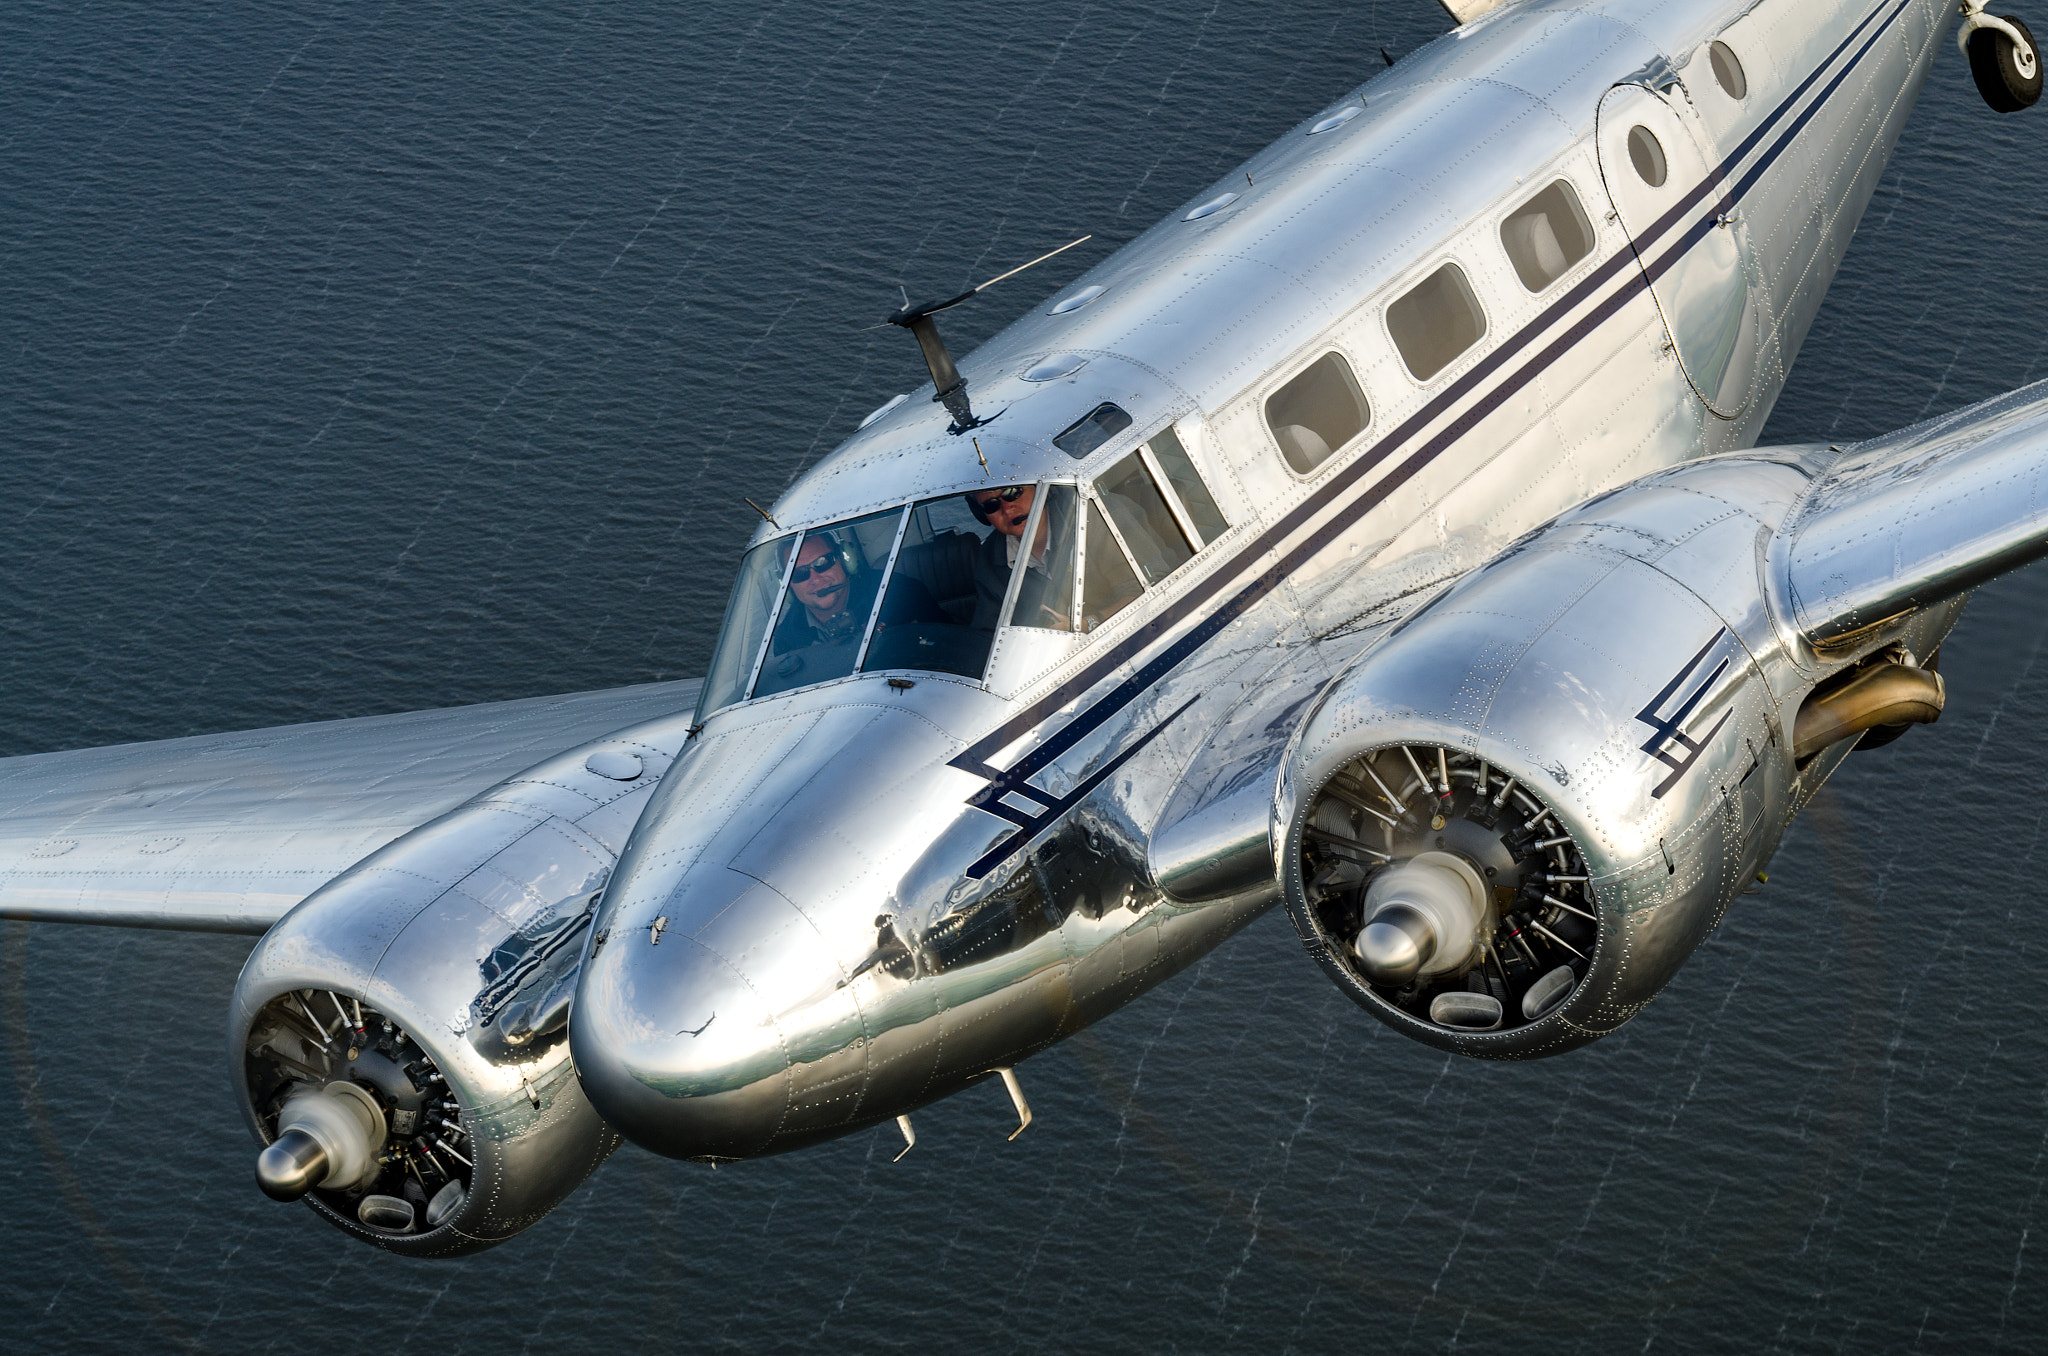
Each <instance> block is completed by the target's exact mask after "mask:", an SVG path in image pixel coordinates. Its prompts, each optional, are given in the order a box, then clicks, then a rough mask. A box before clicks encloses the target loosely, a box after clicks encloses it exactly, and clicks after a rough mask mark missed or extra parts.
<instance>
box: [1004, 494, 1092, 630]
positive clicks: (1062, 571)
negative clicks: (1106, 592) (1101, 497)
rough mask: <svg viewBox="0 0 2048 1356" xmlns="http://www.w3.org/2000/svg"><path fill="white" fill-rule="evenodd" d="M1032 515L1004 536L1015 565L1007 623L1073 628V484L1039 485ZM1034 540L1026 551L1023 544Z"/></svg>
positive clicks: (1076, 532)
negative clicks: (1016, 567)
mask: <svg viewBox="0 0 2048 1356" xmlns="http://www.w3.org/2000/svg"><path fill="white" fill-rule="evenodd" d="M1037 496H1038V499H1039V502H1038V503H1036V504H1035V505H1034V506H1033V510H1034V511H1033V512H1032V514H1031V515H1030V517H1029V518H1028V519H1027V520H1026V521H1025V522H1024V523H1021V524H1018V525H1017V534H1016V535H1014V536H1005V538H1004V541H1005V548H1004V549H1005V551H1006V553H1007V555H1008V557H1009V559H1010V560H1011V562H1012V563H1013V564H1015V565H1017V566H1018V570H1017V576H1018V577H1017V582H1016V590H1017V599H1016V602H1015V603H1013V604H1012V605H1011V607H1010V625H1012V626H1028V627H1031V628H1033V629H1035V630H1040V631H1071V630H1073V629H1074V556H1075V553H1076V551H1077V549H1078V547H1079V545H1080V538H1081V525H1080V515H1079V513H1078V512H1077V509H1078V507H1079V502H1080V501H1079V496H1078V495H1077V494H1076V493H1075V490H1074V487H1073V486H1072V485H1041V486H1039V487H1038V490H1037ZM1025 541H1029V542H1031V543H1032V545H1031V549H1030V550H1029V551H1026V550H1025V549H1024V547H1023V545H1022V543H1023V542H1025Z"/></svg>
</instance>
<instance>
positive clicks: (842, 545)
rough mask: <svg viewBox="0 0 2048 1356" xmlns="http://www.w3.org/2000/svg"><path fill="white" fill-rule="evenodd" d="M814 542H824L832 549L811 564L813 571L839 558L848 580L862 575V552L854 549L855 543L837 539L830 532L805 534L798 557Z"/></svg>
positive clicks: (799, 546)
mask: <svg viewBox="0 0 2048 1356" xmlns="http://www.w3.org/2000/svg"><path fill="white" fill-rule="evenodd" d="M814 541H822V542H824V543H825V545H826V546H828V547H830V548H831V549H830V551H829V552H827V554H825V555H822V556H819V557H818V558H817V559H816V560H814V561H812V562H811V565H810V568H811V569H812V570H816V569H817V567H818V566H819V565H820V564H821V563H823V562H825V561H827V560H830V559H832V558H833V557H837V558H838V560H839V565H840V568H842V569H844V570H845V571H846V577H847V578H848V579H852V578H853V577H854V576H855V575H857V574H859V573H860V552H858V551H856V550H854V549H853V543H852V542H851V541H847V540H844V539H842V538H839V537H836V536H834V535H833V534H832V533H831V532H830V531H822V532H806V533H804V538H803V541H802V542H800V543H798V545H797V548H796V553H797V554H798V555H802V554H803V553H804V547H805V546H808V545H810V544H811V543H812V542H814ZM790 582H791V583H795V582H796V581H795V580H791V581H790Z"/></svg>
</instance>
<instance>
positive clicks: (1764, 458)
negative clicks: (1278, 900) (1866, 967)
mask: <svg viewBox="0 0 2048 1356" xmlns="http://www.w3.org/2000/svg"><path fill="white" fill-rule="evenodd" d="M1827 465H1828V457H1827V456H1826V455H1825V454H1823V453H1820V452H1817V451H1807V450H1802V449H1789V450H1773V451H1770V452H1766V453H1759V454H1755V455H1752V456H1747V457H1730V458H1722V459H1718V460H1716V461H1712V462H1705V463H1700V464H1697V465H1694V466H1689V467H1683V468H1678V469H1676V470H1673V471H1670V472H1666V473H1664V474H1662V475H1659V476H1653V477H1650V478H1648V479H1647V480H1645V481H1644V482H1641V483H1639V484H1638V485H1635V486H1632V487H1629V488H1628V489H1626V490H1623V491H1620V492H1617V493H1615V494H1612V495H1609V496H1607V497H1605V498H1603V499H1600V500H1596V501H1594V502H1593V503H1590V504H1588V505H1586V506H1584V507H1582V508H1580V509H1578V510H1575V511H1573V512H1571V513H1568V514H1566V515H1565V516H1564V517H1563V518H1561V519H1559V520H1558V521H1557V522H1555V523H1553V524H1551V525H1550V526H1548V527H1546V528H1544V529H1542V530H1541V531H1539V532H1537V533H1535V534H1532V535H1531V536H1530V537H1529V538H1527V539H1525V540H1524V542H1522V543H1521V544H1520V545H1519V546H1518V547H1517V548H1516V549H1515V550H1513V551H1511V552H1509V553H1507V554H1506V555H1504V556H1502V557H1501V558H1499V559H1497V560H1496V561H1494V562H1493V563H1492V564H1490V565H1487V566H1485V567H1483V568H1482V569H1480V570H1477V571H1475V572H1473V573H1472V574H1471V575H1469V576H1467V577H1466V578H1464V579H1463V580H1461V581H1460V582H1459V583H1458V584H1457V585H1455V586H1454V587H1452V588H1451V589H1449V590H1448V591H1447V592H1446V593H1444V594H1443V595H1442V596H1441V597H1439V598H1438V599H1437V600H1436V601H1434V602H1433V603H1432V604H1430V606H1428V607H1427V608H1425V609H1423V610H1422V611H1421V612H1420V613H1418V614H1417V615H1416V616H1414V617H1413V618H1411V619H1410V620H1409V621H1407V622H1405V623H1404V624H1402V625H1401V626H1399V627H1397V628H1395V629H1394V630H1393V631H1392V632H1391V633H1389V634H1388V635H1387V636H1386V637H1385V638H1384V639H1383V640H1381V641H1380V643H1379V644H1377V645H1376V646H1373V647H1369V648H1368V649H1367V650H1366V651H1365V652H1364V653H1363V654H1362V655H1361V656H1360V657H1359V658H1358V659H1357V660H1356V661H1354V662H1353V664H1352V665H1351V667H1350V668H1349V669H1348V670H1347V671H1346V672H1344V673H1343V674H1341V675H1340V676H1339V677H1338V678H1337V679H1336V680H1335V681H1334V682H1333V683H1332V684H1331V685H1330V687H1329V689H1328V690H1327V691H1326V693H1325V694H1324V695H1323V697H1322V698H1321V699H1320V701H1319V704H1318V705H1317V707H1316V708H1315V709H1314V710H1313V711H1312V712H1311V713H1310V715H1309V716H1308V718H1307V719H1306V721H1305V722H1304V724H1303V727H1302V729H1301V731H1300V734H1299V736H1298V738H1297V740H1296V742H1295V744H1294V747H1293V750H1292V751H1291V753H1290V755H1289V758H1288V761H1287V765H1286V768H1285V771H1284V773H1283V776H1282V780H1281V788H1280V794H1279V810H1280V813H1281V814H1282V815H1283V816H1284V817H1285V818H1284V820H1283V823H1284V824H1285V826H1286V828H1285V835H1286V836H1285V845H1284V849H1283V852H1282V857H1281V866H1282V881H1283V886H1284V888H1285V891H1286V897H1287V902H1288V907H1289V911H1290V913H1292V914H1293V916H1294V918H1295V922H1296V925H1297V927H1298V928H1299V929H1300V931H1301V933H1302V936H1303V939H1304V941H1305V942H1306V943H1307V944H1308V946H1309V949H1310V951H1311V953H1312V954H1314V955H1315V956H1316V957H1317V959H1318V960H1319V961H1320V962H1321V963H1322V965H1323V966H1324V969H1325V970H1326V971H1327V972H1328V973H1329V974H1330V975H1331V976H1332V978H1333V979H1335V980H1336V981H1337V982H1338V984H1339V987H1341V988H1343V989H1345V991H1346V992H1347V993H1349V994H1350V995H1351V996H1352V997H1353V998H1354V999H1356V1000H1357V1001H1358V1002H1359V1003H1360V1004H1361V1005H1362V1006H1364V1007H1366V1008H1367V1010H1368V1011H1371V1012H1373V1013H1374V1015H1376V1016H1378V1017H1380V1018H1381V1019H1383V1020H1386V1021H1388V1022H1389V1023H1391V1024H1392V1025H1394V1026H1395V1027H1396V1028H1397V1029H1399V1030H1401V1031H1403V1032H1404V1033H1405V1034H1408V1035H1410V1036H1413V1037H1415V1038H1417V1039H1419V1040H1422V1041H1425V1042H1427V1043H1429V1044H1433V1045H1437V1046H1440V1047H1443V1048H1447V1049H1452V1050H1459V1051H1463V1052H1465V1053H1468V1054H1475V1055H1482V1056H1485V1057H1490V1058H1527V1057H1530V1056H1536V1055H1546V1054H1550V1053H1554V1052H1556V1051H1560V1050H1563V1049H1568V1048H1570V1047H1572V1046H1575V1045H1579V1044H1583V1043H1585V1042H1586V1041H1589V1040H1592V1039H1595V1038H1597V1037H1598V1036H1600V1035H1602V1034H1605V1033H1606V1032H1609V1031H1612V1030H1614V1029H1615V1028H1616V1027H1618V1026H1619V1025H1620V1024H1621V1023H1623V1022H1625V1021H1626V1020H1628V1018H1629V1017H1631V1016H1632V1015H1634V1013H1636V1012H1637V1011H1639V1010H1640V1009H1641V1008H1642V1006H1643V1005H1644V1004H1645V1003H1647V1002H1648V1001H1649V1000H1650V999H1651V998H1652V997H1654V996H1655V995H1656V993H1657V992H1658V990H1659V989H1661V988H1662V987H1663V985H1664V984H1665V983H1666V982H1667V981H1668V980H1669V979H1670V977H1671V975H1672V974H1673V973H1675V972H1676V970H1677V968H1678V967H1679V965H1681V964H1682V963H1683V962H1684V960H1685V959H1686V957H1687V956H1689V955H1690V954H1691V952H1692V950H1693V949H1694V948H1695V947H1696V946H1697V945H1698V944H1699V942H1700V941H1701V940H1702V939H1703V938H1704V937H1705V936H1706V934H1707V932H1708V931H1709V930H1711V928H1712V927H1713V926H1714V925H1715V923H1717V922H1718V921H1719V919H1720V917H1721V915H1722V913H1723V911H1725V909H1726V908H1727V907H1728V905H1729V904H1730V903H1731V902H1732V900H1733V899H1734V898H1735V896H1736V895H1737V894H1738V893H1739V892H1740V889H1741V886H1742V884H1743V883H1744V882H1746V881H1748V880H1750V879H1751V878H1752V877H1753V875H1754V872H1755V871H1756V869H1757V867H1758V866H1759V865H1760V864H1761V863H1763V862H1764V861H1766V860H1767V859H1768V857H1769V855H1770V853H1771V851H1772V850H1773V849H1774V848H1775V846H1776V840H1777V837H1778V835H1779V834H1780V833H1782V831H1783V828H1784V825H1785V823H1786V822H1787V821H1788V820H1789V819H1790V817H1791V815H1792V813H1793V812H1794V811H1795V810H1796V809H1797V807H1798V805H1799V804H1800V803H1802V802H1803V800H1804V798H1805V797H1806V796H1809V795H1811V794H1812V790H1813V788H1814V787H1816V786H1818V785H1819V782H1820V780H1821V779H1823V778H1825V776H1826V775H1827V774H1828V772H1830V771H1831V770H1832V769H1833V767H1834V766H1836V765H1837V764H1838V763H1839V761H1840V758H1841V757H1842V756H1846V750H1847V744H1846V743H1843V744H1842V746H1841V751H1840V752H1839V753H1837V752H1834V751H1832V750H1831V751H1830V752H1829V754H1828V756H1827V757H1824V758H1814V759H1812V760H1811V761H1809V762H1807V763H1804V764H1799V763H1795V759H1794V756H1793V755H1794V748H1793V742H1794V741H1793V739H1791V738H1788V737H1787V736H1788V734H1789V733H1790V731H1789V730H1788V728H1787V727H1788V726H1790V725H1791V723H1792V722H1791V720H1790V716H1791V714H1792V712H1793V711H1794V710H1796V709H1798V704H1799V702H1800V701H1802V700H1803V699H1804V698H1805V696H1806V694H1807V693H1809V692H1811V691H1812V690H1813V689H1814V684H1815V682H1816V681H1817V679H1819V678H1826V677H1828V676H1829V675H1830V672H1836V673H1839V672H1846V671H1847V670H1848V668H1849V667H1850V665H1849V664H1847V663H1846V662H1838V663H1837V664H1836V665H1834V666H1833V669H1832V670H1828V669H1823V670H1821V672H1820V673H1819V674H1818V675H1816V674H1815V672H1814V668H1813V661H1812V658H1811V652H1810V651H1806V650H1802V649H1801V648H1799V646H1798V644H1797V642H1796V637H1793V636H1790V635H1788V634H1787V633H1786V632H1785V631H1784V630H1783V629H1782V628H1781V626H1780V623H1779V621H1778V620H1777V618H1776V617H1774V615H1773V613H1772V610H1771V607H1770V605H1769V602H1768V600H1767V599H1766V598H1765V596H1764V594H1763V589H1762V583H1763V581H1764V580H1765V578H1766V577H1767V572H1766V571H1765V570H1764V569H1763V568H1761V567H1762V565H1763V563H1764V562H1763V559H1762V557H1763V556H1764V555H1765V554H1767V552H1768V548H1769V545H1770V543H1771V541H1772V539H1773V534H1774V533H1775V532H1776V531H1777V530H1778V528H1779V527H1781V526H1782V524H1783V522H1784V520H1785V518H1786V517H1787V516H1788V515H1789V514H1790V512H1791V510H1792V509H1793V507H1794V506H1795V505H1796V504H1798V503H1799V502H1800V501H1801V499H1802V497H1803V495H1804V494H1805V493H1806V491H1807V490H1808V488H1809V487H1810V486H1811V485H1812V484H1813V483H1814V482H1815V481H1816V480H1817V479H1818V478H1819V477H1820V476H1821V475H1822V474H1823V472H1824V470H1825V468H1826V466H1827ZM1731 504H1735V505H1744V506H1746V507H1745V509H1744V510H1743V511H1740V512H1736V513H1732V514H1731V513H1730V511H1729V506H1730V505H1731ZM1744 559H1748V560H1753V561H1755V562H1756V565H1757V568H1752V569H1740V568H1738V569H1730V568H1729V561H1730V560H1737V561H1740V560H1744ZM1953 619H1954V613H1953V611H1952V610H1950V611H1942V610H1935V611H1931V612H1928V613H1925V614H1922V615H1920V616H1919V617H1917V618H1915V619H1913V620H1912V621H1911V622H1910V623H1909V624H1906V625H1904V626H1902V627H1901V628H1897V629H1896V631H1897V633H1896V634H1888V636H1887V637H1882V638H1877V639H1873V640H1872V641H1871V642H1870V643H1871V644H1872V645H1875V644H1877V643H1878V640H1879V639H1883V640H1884V642H1885V643H1888V644H1893V645H1902V646H1905V647H1908V648H1914V649H1920V650H1922V651H1923V652H1924V651H1926V650H1929V649H1931V648H1932V646H1933V645H1934V644H1937V643H1938V642H1939V640H1940V637H1941V634H1942V633H1943V632H1945V630H1946V628H1947V627H1948V625H1950V624H1951V623H1952V621H1953ZM1898 669H1900V666H1899V665H1896V664H1892V665H1889V666H1886V665H1882V664H1879V665H1878V666H1877V667H1875V668H1873V669H1872V671H1871V672H1872V674H1873V675H1874V676H1872V677H1869V678H1864V679H1856V680H1843V682H1844V683H1845V684H1846V685H1845V686H1842V687H1841V688H1840V691H1842V692H1845V693H1851V694H1856V693H1860V694H1862V696H1863V697H1867V698H1869V700H1867V701H1861V703H1860V705H1861V706H1862V707H1867V708H1868V709H1867V710H1862V711H1861V714H1860V715H1855V716H1854V718H1852V719H1848V720H1846V722H1845V723H1844V724H1843V727H1842V728H1843V733H1842V734H1841V735H1840V736H1839V740H1846V739H1847V734H1848V733H1849V732H1850V730H1849V728H1848V727H1849V726H1853V725H1854V724H1855V721H1856V720H1860V719H1866V718H1868V719H1895V718H1900V714H1901V712H1902V711H1904V710H1905V709H1906V706H1905V705H1902V704H1901V702H1899V701H1894V700H1891V697H1895V696H1898V695H1899V692H1898V689H1901V688H1902V687H1903V688H1911V689H1912V695H1914V697H1915V699H1918V700H1923V701H1924V700H1925V699H1926V698H1927V697H1928V696H1929V691H1928V690H1929V689H1931V687H1932V686H1933V684H1932V683H1931V682H1930V681H1929V680H1928V678H1921V677H1919V676H1917V675H1919V673H1920V671H1919V670H1917V669H1914V670H1901V672H1899V673H1892V672H1890V670H1898ZM1929 678H1931V675H1930V676H1929ZM1878 689H1883V691H1882V692H1881V693H1877V695H1872V694H1873V693H1874V692H1877V690H1878ZM1856 705H1858V698H1857V697H1855V696H1845V697H1841V698H1837V699H1835V701H1834V702H1832V703H1831V702H1829V701H1827V700H1823V702H1822V703H1821V705H1820V707H1818V708H1816V709H1817V710H1821V711H1826V712H1829V713H1830V718H1833V717H1835V716H1838V715H1840V712H1839V711H1837V710H1836V709H1835V708H1836V707H1837V706H1840V707H1842V708H1844V709H1846V708H1847V707H1849V706H1856ZM1817 729H1818V726H1814V725H1809V726H1808V727H1805V728H1803V729H1802V731H1801V735H1800V740H1801V747H1802V748H1804V747H1805V739H1806V737H1807V736H1808V735H1809V734H1811V733H1812V731H1813V730H1817ZM1813 737H1815V738H1821V737H1822V736H1819V735H1814V736H1813ZM1836 742H1838V740H1836V739H1829V740H1826V743H1825V744H1824V745H1823V747H1825V746H1826V745H1828V744H1833V743H1836ZM1432 853H1448V854H1451V855H1454V856H1457V857H1459V858H1462V859H1463V860H1464V861H1465V862H1466V863H1467V864H1468V867H1469V869H1473V870H1477V871H1479V872H1481V874H1482V877H1483V879H1484V880H1485V883H1486V886H1487V893H1488V894H1489V895H1490V899H1488V900H1487V901H1486V902H1485V904H1484V906H1483V908H1484V913H1483V917H1482V918H1481V920H1480V922H1479V924H1478V927H1477V929H1476V934H1468V935H1476V945H1475V946H1474V947H1473V948H1472V950H1471V953H1470V955H1469V956H1466V957H1461V958H1460V959H1459V961H1458V963H1456V964H1452V965H1447V966H1444V967H1443V968H1442V969H1441V970H1439V971H1437V972H1436V973H1434V974H1432V973H1431V969H1430V967H1431V966H1432V965H1433V964H1435V963H1436V957H1437V955H1438V950H1439V948H1440V947H1441V946H1442V939H1443V937H1444V935H1445V931H1446V929H1445V927H1444V923H1443V921H1442V920H1441V919H1440V918H1438V917H1436V916H1435V914H1434V913H1433V912H1432V911H1431V910H1429V909H1427V908H1424V907H1421V906H1420V905H1421V903H1422V901H1423V900H1424V899H1425V898H1426V897H1427V896H1425V894H1424V893H1423V892H1422V891H1418V890H1416V889H1414V888H1411V882H1413V881H1415V880H1418V879H1421V877H1418V875H1417V873H1418V871H1419V870H1420V869H1421V864H1422V863H1424V862H1425V861H1427V860H1428V858H1429V856H1430V854H1432ZM1445 893H1446V897H1449V894H1450V892H1448V891H1446V892H1445ZM1394 900H1398V902H1390V901H1394ZM1376 919H1384V920H1385V925H1383V926H1378V927H1375V926H1373V923H1374V921H1375V920H1376ZM1361 930H1362V931H1363V933H1364V934H1365V935H1364V936H1362V937H1361V936H1359V932H1360V931H1361ZM1354 937H1357V938H1358V942H1357V944H1356V946H1355V948H1354V945H1353V943H1352V940H1351V939H1352V938H1354ZM1447 994H1470V995H1471V996H1473V997H1474V998H1478V997H1481V996H1485V997H1486V998H1488V999H1490V1000H1492V1001H1493V1002H1497V1003H1498V1004H1499V1005H1500V1007H1501V1010H1502V1012H1503V1021H1502V1023H1501V1024H1500V1025H1498V1026H1497V1027H1493V1028H1492V1029H1486V1030H1479V1029H1476V1028H1477V1027H1479V1026H1480V1025H1483V1023H1480V1022H1478V1021H1476V1020H1474V1017H1473V1011H1476V1008H1477V1007H1480V1006H1489V1005H1488V1004H1472V1003H1468V1002H1467V1001H1466V999H1464V998H1462V997H1460V998H1455V999H1449V1000H1447V1001H1445V1002H1443V1003H1442V1004H1441V1005H1439V1003H1438V1002H1437V1000H1438V999H1443V998H1445V995H1447ZM1468 1009H1470V1010H1471V1011H1468ZM1446 1014H1449V1019H1446Z"/></svg>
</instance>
